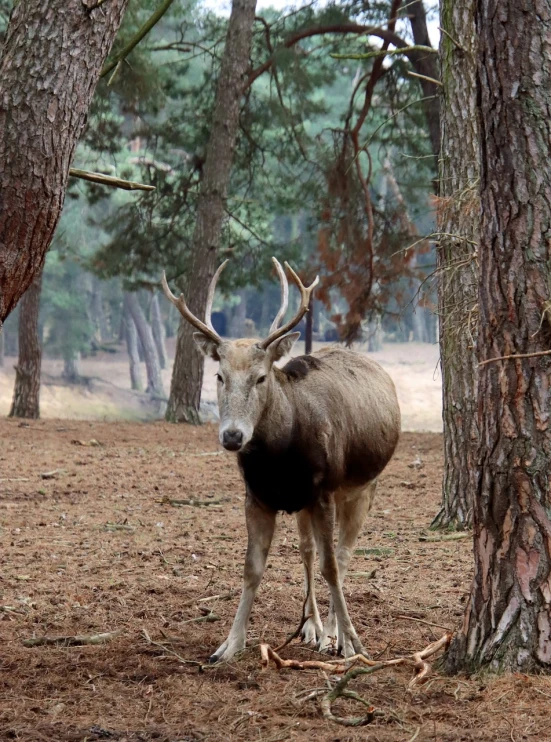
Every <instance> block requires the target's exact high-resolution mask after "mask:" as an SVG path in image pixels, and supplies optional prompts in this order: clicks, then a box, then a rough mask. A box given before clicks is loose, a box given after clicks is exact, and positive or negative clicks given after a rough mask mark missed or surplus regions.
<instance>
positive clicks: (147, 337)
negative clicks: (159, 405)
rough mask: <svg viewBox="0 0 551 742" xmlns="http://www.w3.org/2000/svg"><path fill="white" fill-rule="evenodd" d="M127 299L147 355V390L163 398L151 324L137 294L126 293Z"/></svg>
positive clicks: (159, 367)
mask: <svg viewBox="0 0 551 742" xmlns="http://www.w3.org/2000/svg"><path fill="white" fill-rule="evenodd" d="M125 301H126V306H127V307H128V311H129V312H130V314H131V316H132V319H133V320H134V324H135V325H136V330H137V331H138V335H139V337H140V340H141V343H142V348H143V352H144V357H145V368H146V371H147V389H146V392H148V393H149V394H150V395H151V396H152V397H156V398H158V399H163V398H164V396H165V392H164V387H163V379H162V376H161V366H160V364H159V356H158V355H157V348H156V347H155V341H154V340H153V332H152V330H151V326H150V325H149V323H148V321H147V320H146V318H145V314H144V312H143V310H142V308H141V306H140V302H139V301H138V297H137V295H136V294H134V293H129V294H126V296H125Z"/></svg>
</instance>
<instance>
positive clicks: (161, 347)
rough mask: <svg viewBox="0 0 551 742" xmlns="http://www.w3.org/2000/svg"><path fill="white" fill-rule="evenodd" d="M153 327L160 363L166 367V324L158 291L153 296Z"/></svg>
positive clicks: (162, 366)
mask: <svg viewBox="0 0 551 742" xmlns="http://www.w3.org/2000/svg"><path fill="white" fill-rule="evenodd" d="M151 329H152V330H153V340H154V341H155V347H156V348H157V354H158V356H159V364H160V366H161V368H166V367H167V364H168V358H167V354H166V343H165V326H164V325H163V319H162V317H161V308H160V306H159V297H158V295H157V294H156V293H153V296H152V297H151Z"/></svg>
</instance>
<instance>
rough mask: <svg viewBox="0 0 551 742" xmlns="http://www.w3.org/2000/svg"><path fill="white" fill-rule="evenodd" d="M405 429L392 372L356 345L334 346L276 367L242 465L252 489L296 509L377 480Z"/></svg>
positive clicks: (276, 506)
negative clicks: (262, 411)
mask: <svg viewBox="0 0 551 742" xmlns="http://www.w3.org/2000/svg"><path fill="white" fill-rule="evenodd" d="M399 431H400V411H399V408H398V403H397V401H396V392H395V390H394V385H393V383H392V381H391V380H390V378H389V376H388V375H387V374H386V373H385V371H383V369H382V368H381V367H380V366H379V365H378V364H377V363H375V362H374V361H371V360H370V359H368V358H367V357H366V356H363V355H360V354H359V353H355V352H354V351H351V350H344V349H342V348H326V349H323V350H320V351H318V352H317V353H314V354H312V355H310V356H299V357H298V358H293V359H292V360H291V361H289V362H288V363H287V364H286V365H285V366H284V367H283V368H282V369H278V368H274V378H273V382H272V385H271V388H269V389H268V400H267V403H266V406H265V408H264V413H263V415H262V417H261V418H260V420H259V422H258V423H257V425H256V427H255V430H254V434H253V437H252V439H251V440H250V441H249V443H248V444H247V445H246V446H245V448H244V449H243V450H242V451H240V452H239V453H238V459H239V466H240V468H241V471H242V473H243V478H244V479H245V482H246V484H247V487H248V489H249V492H250V493H251V495H253V496H254V497H255V498H256V499H258V500H259V501H260V502H261V503H263V504H264V505H266V506H267V507H269V508H271V509H273V510H285V511H286V512H288V513H294V512H297V511H299V510H302V509H303V508H305V507H308V506H311V505H312V504H313V503H314V502H315V500H316V499H317V498H319V497H320V496H322V495H323V494H324V493H328V492H335V491H336V490H338V489H341V488H351V487H352V488H357V487H360V486H362V485H366V484H367V483H368V482H371V481H373V480H374V479H375V478H376V477H377V476H378V475H379V474H380V473H381V471H382V470H383V469H384V467H385V466H386V464H387V463H388V461H389V459H390V457H391V456H392V454H393V453H394V449H395V448H396V443H397V441H398V435H399Z"/></svg>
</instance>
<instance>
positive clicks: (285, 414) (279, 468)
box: [163, 259, 400, 662]
mask: <svg viewBox="0 0 551 742" xmlns="http://www.w3.org/2000/svg"><path fill="white" fill-rule="evenodd" d="M274 263H275V265H276V268H277V271H278V273H279V277H280V280H281V285H282V305H281V309H280V311H279V312H278V315H277V317H276V318H275V320H274V322H273V323H272V327H271V328H270V333H269V335H268V337H267V338H266V339H265V340H258V341H255V340H251V339H242V340H233V341H230V340H223V339H222V338H221V337H220V336H218V335H217V334H216V332H215V331H214V328H213V327H212V322H211V321H210V311H211V307H212V301H213V296H214V287H215V285H216V280H217V278H218V276H219V274H220V271H221V270H222V268H223V267H224V265H225V264H223V265H222V266H221V268H219V269H218V271H217V273H216V275H215V276H214V278H213V281H212V283H211V286H210V289H209V296H208V301H207V312H206V315H207V316H206V320H205V323H203V322H202V321H201V320H198V319H197V318H196V317H194V316H193V315H192V314H191V313H190V311H189V309H188V308H187V306H186V304H185V301H184V299H183V297H180V298H179V299H177V298H176V297H175V296H173V295H172V294H171V293H170V290H169V289H168V286H167V284H166V279H164V283H163V286H164V289H165V293H166V295H167V296H168V298H169V299H170V301H172V302H173V303H174V304H175V305H176V306H177V307H178V308H179V310H180V312H181V313H182V315H183V316H184V317H185V318H186V319H187V320H188V321H189V322H191V323H192V324H193V325H194V326H195V327H196V328H197V329H198V330H199V332H198V333H196V335H195V338H196V341H197V343H198V345H199V346H200V347H201V349H202V350H203V352H204V353H206V354H208V355H210V356H211V357H212V358H214V359H215V360H217V361H219V363H220V366H219V371H218V406H219V409H220V428H219V437H220V442H221V443H222V445H223V446H224V447H225V448H226V449H227V450H229V451H235V452H237V454H238V459H239V466H240V468H241V471H242V473H243V477H244V480H245V484H246V491H247V497H246V504H245V513H246V521H247V531H248V546H247V555H246V558H245V570H244V581H243V592H242V594H241V600H240V602H239V607H238V609H237V613H236V616H235V619H234V622H233V625H232V628H231V631H230V634H229V636H228V638H227V639H226V641H225V642H224V643H223V644H222V645H221V646H220V647H219V648H218V649H217V650H216V652H215V653H214V654H213V655H212V657H211V658H210V660H211V661H212V662H217V661H219V660H228V659H230V658H231V657H233V655H234V654H235V653H236V652H238V651H239V650H241V649H244V647H245V642H246V633H247V624H248V620H249V615H250V612H251V609H252V604H253V600H254V596H255V594H256V591H257V588H258V585H259V584H260V580H261V579H262V575H263V573H264V568H265V566H266V559H267V557H268V552H269V549H270V545H271V542H272V537H273V534H274V529H275V521H276V514H277V512H278V511H279V510H286V511H287V512H289V513H296V520H297V525H298V530H299V538H300V545H299V546H300V553H301V557H302V561H303V565H304V576H305V590H306V598H307V599H306V603H305V616H308V619H307V620H306V621H305V623H304V626H303V629H302V636H303V639H304V640H305V641H307V642H316V641H317V643H318V647H319V648H320V650H322V651H328V650H332V649H333V648H335V649H337V650H340V651H342V652H343V653H344V655H345V656H350V655H351V654H355V653H359V652H362V651H363V648H362V644H361V642H360V640H359V638H358V636H357V634H356V631H355V630H354V627H353V626H352V623H351V621H350V617H349V615H348V609H347V607H346V602H345V599H344V595H343V592H342V583H343V581H344V577H345V575H346V571H347V569H348V563H349V561H350V557H351V555H352V553H353V549H354V545H355V543H356V540H357V537H358V534H359V532H360V531H361V528H362V526H363V523H364V520H365V517H366V515H367V513H368V511H369V509H370V507H371V503H372V501H373V495H374V492H375V483H376V477H377V476H378V475H379V474H380V473H381V471H382V470H383V469H384V467H385V466H386V464H387V463H388V461H389V460H390V458H391V456H392V454H393V453H394V449H395V448H396V444H397V442H398V437H399V434H400V410H399V407H398V401H397V398H396V391H395V389H394V384H393V383H392V380H391V379H390V377H389V376H388V374H386V372H385V371H384V370H383V369H382V368H381V367H380V366H379V365H378V364H377V363H375V362H373V361H371V360H369V359H368V358H366V357H365V356H362V355H360V354H358V353H355V352H353V351H350V350H343V349H342V348H326V349H324V350H320V351H319V352H317V353H314V354H313V355H310V356H300V357H298V358H294V359H292V360H291V361H289V362H288V363H287V364H286V365H285V366H284V367H283V368H282V369H279V368H277V367H276V366H274V363H275V362H276V361H278V360H279V359H281V358H282V357H284V356H285V355H287V354H288V353H289V351H290V350H291V348H292V346H293V344H294V343H295V341H296V340H297V338H298V336H299V333H291V334H287V333H288V332H289V330H290V329H292V327H294V326H295V325H296V324H297V323H298V322H299V321H300V319H301V318H302V317H303V316H304V314H305V312H306V311H307V308H308V302H309V297H310V293H311V291H312V290H313V288H314V286H315V284H316V282H317V279H316V282H314V284H312V286H310V288H308V289H305V288H304V286H303V285H302V283H301V282H300V279H299V278H298V276H297V275H296V274H295V273H294V272H293V271H291V273H292V275H293V278H294V280H295V283H296V284H297V286H298V287H299V289H300V292H301V304H300V308H299V311H298V313H297V315H296V316H295V317H294V318H293V319H292V320H291V321H290V322H287V323H286V324H285V325H284V326H283V327H279V321H280V320H281V319H282V318H283V316H284V314H285V310H286V309H287V299H288V286H287V280H286V278H285V274H284V273H283V270H282V268H281V266H280V265H279V263H278V262H277V261H276V260H275V259H274ZM336 520H338V522H339V538H338V545H337V549H336V550H335V548H334V545H333V531H334V525H335V521H336ZM316 550H317V551H318V552H319V556H320V568H321V573H322V575H323V577H324V578H325V580H326V582H327V585H328V587H329V591H330V594H331V604H330V609H329V616H328V618H327V620H326V623H325V625H324V626H323V625H322V622H321V619H320V615H319V611H318V607H317V603H316V597H315V589H314V580H313V568H314V558H315V554H316Z"/></svg>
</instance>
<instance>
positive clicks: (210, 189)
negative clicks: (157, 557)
mask: <svg viewBox="0 0 551 742" xmlns="http://www.w3.org/2000/svg"><path fill="white" fill-rule="evenodd" d="M255 8H256V0H233V2H232V10H231V16H230V21H229V26H228V34H227V37H226V46H225V49H224V54H223V57H222V62H221V67H220V77H219V80H218V87H217V91H216V102H215V107H214V118H213V123H212V128H211V132H210V138H209V143H208V146H207V152H206V158H205V164H204V166H203V178H202V181H201V189H200V193H199V198H198V204H197V219H196V222H195V231H194V234H193V241H192V258H191V267H190V272H189V279H188V281H187V286H186V287H185V295H186V300H187V302H188V306H189V308H190V310H191V311H192V312H193V314H195V315H196V316H197V317H200V318H201V319H203V318H204V316H205V309H206V303H207V292H208V287H209V283H210V280H211V278H212V276H213V275H214V272H215V270H216V262H217V255H218V249H219V246H220V237H221V233H222V225H223V221H224V213H225V209H224V205H225V200H226V193H227V189H228V182H229V179H230V172H231V166H232V162H233V154H234V149H235V143H236V140H237V131H238V127H239V104H240V100H241V95H242V91H243V89H244V85H245V79H246V74H247V68H248V62H249V53H250V48H251V37H252V27H253V22H254V14H255ZM193 332H194V330H193V328H192V327H191V326H190V325H189V324H188V323H187V322H185V321H182V322H181V323H180V327H179V329H178V338H177V342H176V356H175V359H174V367H173V371H172V384H171V389H170V399H169V402H168V406H167V410H166V419H167V420H169V421H172V422H188V423H194V424H199V423H200V419H199V405H200V402H201V387H202V384H203V358H202V356H201V355H200V353H199V350H198V348H197V346H196V345H195V342H194V340H193Z"/></svg>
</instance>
